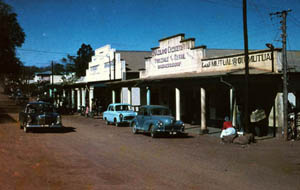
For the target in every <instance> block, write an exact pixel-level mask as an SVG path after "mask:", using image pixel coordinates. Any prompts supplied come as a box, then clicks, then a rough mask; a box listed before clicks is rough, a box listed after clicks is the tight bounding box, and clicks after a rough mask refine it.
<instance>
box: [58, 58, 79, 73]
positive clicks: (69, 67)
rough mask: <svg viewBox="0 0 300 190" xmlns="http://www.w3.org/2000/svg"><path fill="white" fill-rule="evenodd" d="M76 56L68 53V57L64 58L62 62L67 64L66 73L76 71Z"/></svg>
mask: <svg viewBox="0 0 300 190" xmlns="http://www.w3.org/2000/svg"><path fill="white" fill-rule="evenodd" d="M74 60H75V56H71V55H67V58H65V57H64V58H62V59H61V62H62V63H63V64H64V65H65V71H66V73H73V72H75V70H76V69H75V64H74Z"/></svg>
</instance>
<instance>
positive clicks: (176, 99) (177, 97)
mask: <svg viewBox="0 0 300 190" xmlns="http://www.w3.org/2000/svg"><path fill="white" fill-rule="evenodd" d="M175 101H176V102H175V106H176V120H180V90H179V88H175Z"/></svg>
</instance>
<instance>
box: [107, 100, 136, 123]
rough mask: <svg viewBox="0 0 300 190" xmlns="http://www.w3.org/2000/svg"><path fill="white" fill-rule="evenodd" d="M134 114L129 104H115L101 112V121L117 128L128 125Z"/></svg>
mask: <svg viewBox="0 0 300 190" xmlns="http://www.w3.org/2000/svg"><path fill="white" fill-rule="evenodd" d="M136 114H137V113H136V112H134V111H133V109H132V106H131V105H130V104H124V103H115V104H109V105H108V107H107V110H106V111H105V112H103V119H104V120H105V121H106V124H107V125H108V124H110V123H114V125H115V126H119V125H120V124H123V123H128V124H129V123H130V122H131V121H132V120H133V119H134V118H135V116H136Z"/></svg>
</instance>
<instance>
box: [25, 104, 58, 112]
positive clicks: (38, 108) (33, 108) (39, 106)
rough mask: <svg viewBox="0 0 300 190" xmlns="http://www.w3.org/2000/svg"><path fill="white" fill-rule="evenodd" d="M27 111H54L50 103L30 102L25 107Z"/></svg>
mask: <svg viewBox="0 0 300 190" xmlns="http://www.w3.org/2000/svg"><path fill="white" fill-rule="evenodd" d="M26 112H27V113H43V112H54V107H53V106H52V105H51V104H30V105H28V106H27V108H26Z"/></svg>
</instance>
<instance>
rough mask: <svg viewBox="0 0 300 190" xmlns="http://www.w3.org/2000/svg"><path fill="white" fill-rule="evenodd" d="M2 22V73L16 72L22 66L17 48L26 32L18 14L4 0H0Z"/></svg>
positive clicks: (0, 66) (0, 54)
mask: <svg viewBox="0 0 300 190" xmlns="http://www.w3.org/2000/svg"><path fill="white" fill-rule="evenodd" d="M0 23H1V24H0V60H1V61H0V68H1V70H0V73H1V74H8V73H15V72H16V71H19V70H20V68H21V66H22V62H21V61H20V60H19V58H17V57H16V52H15V50H16V47H20V46H21V45H22V44H23V43H24V40H25V33H24V32H23V29H22V28H21V26H20V25H19V23H18V21H17V14H16V13H14V12H13V10H12V7H11V6H10V5H7V4H5V3H4V2H2V0H0Z"/></svg>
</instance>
